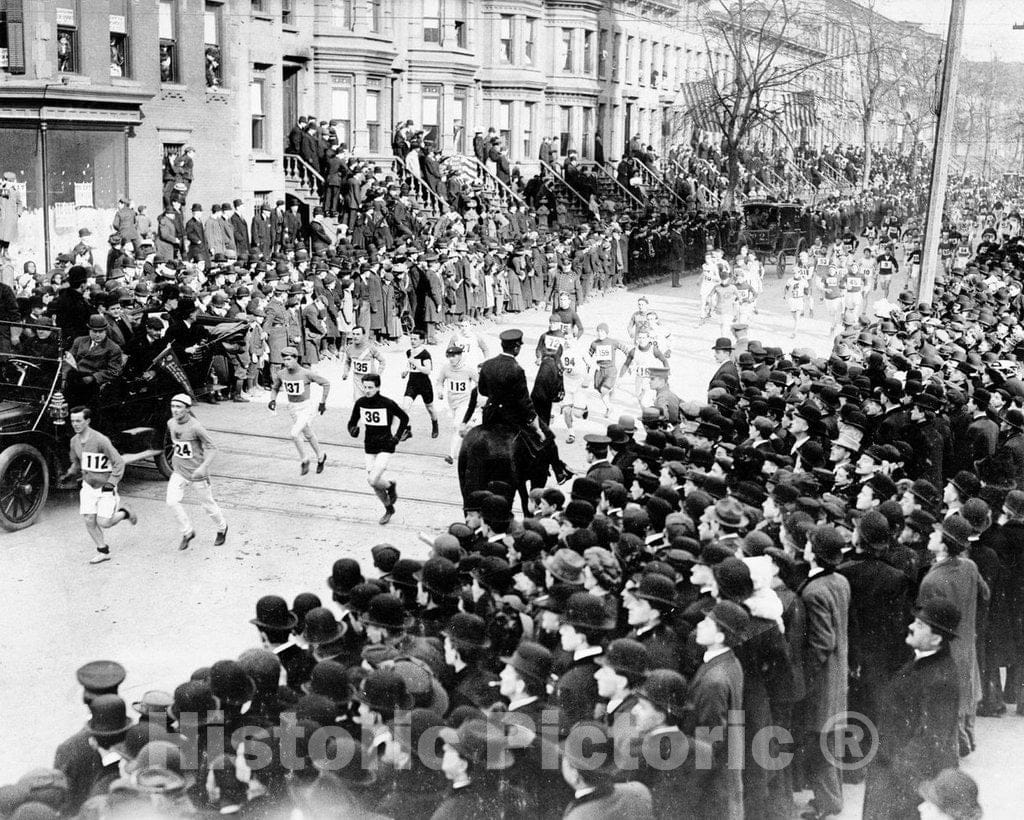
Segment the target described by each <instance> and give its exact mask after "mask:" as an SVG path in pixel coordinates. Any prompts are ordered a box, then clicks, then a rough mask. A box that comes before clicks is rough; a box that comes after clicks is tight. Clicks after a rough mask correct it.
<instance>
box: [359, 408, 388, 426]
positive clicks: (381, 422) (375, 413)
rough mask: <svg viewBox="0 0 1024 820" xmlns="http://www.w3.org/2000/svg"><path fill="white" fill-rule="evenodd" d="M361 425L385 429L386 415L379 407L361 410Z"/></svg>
mask: <svg viewBox="0 0 1024 820" xmlns="http://www.w3.org/2000/svg"><path fill="white" fill-rule="evenodd" d="M363 424H365V425H366V426H367V427H387V426H388V414H387V411H386V410H382V409H381V408H379V407H364V408H363Z"/></svg>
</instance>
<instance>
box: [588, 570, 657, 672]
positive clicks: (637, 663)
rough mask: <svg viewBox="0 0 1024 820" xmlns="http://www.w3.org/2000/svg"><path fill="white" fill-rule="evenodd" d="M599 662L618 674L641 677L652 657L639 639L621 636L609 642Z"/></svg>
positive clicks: (649, 666)
mask: <svg viewBox="0 0 1024 820" xmlns="http://www.w3.org/2000/svg"><path fill="white" fill-rule="evenodd" d="M649 577H651V576H649ZM653 577H658V576H653ZM598 663H600V664H601V665H602V666H607V667H609V668H610V669H612V670H614V671H615V672H616V673H617V674H620V675H629V676H637V677H639V676H641V675H645V674H647V671H648V670H649V669H650V668H651V657H650V655H649V654H648V653H647V647H646V646H644V645H643V644H642V643H640V642H639V641H634V640H631V639H630V638H619V639H618V640H615V641H612V642H611V643H610V644H608V648H607V649H605V651H604V654H603V655H601V656H600V657H599V658H598Z"/></svg>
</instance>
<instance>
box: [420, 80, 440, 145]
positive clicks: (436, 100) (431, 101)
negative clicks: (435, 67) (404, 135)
mask: <svg viewBox="0 0 1024 820" xmlns="http://www.w3.org/2000/svg"><path fill="white" fill-rule="evenodd" d="M421 98H422V100H423V116H422V117H421V120H422V125H423V141H424V142H430V143H432V144H433V145H435V146H437V147H438V148H440V147H441V146H440V144H439V141H438V136H439V135H440V133H441V86H439V85H424V86H423V92H422V94H421Z"/></svg>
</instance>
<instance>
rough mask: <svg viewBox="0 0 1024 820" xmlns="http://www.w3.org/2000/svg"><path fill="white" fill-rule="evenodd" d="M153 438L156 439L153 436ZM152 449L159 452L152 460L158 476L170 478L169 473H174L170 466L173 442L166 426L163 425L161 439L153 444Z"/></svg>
mask: <svg viewBox="0 0 1024 820" xmlns="http://www.w3.org/2000/svg"><path fill="white" fill-rule="evenodd" d="M154 438H156V437H155V436H154ZM153 447H154V449H158V450H159V451H160V453H159V455H157V456H155V457H154V458H153V461H154V462H156V468H157V469H158V470H159V471H160V475H162V476H163V477H164V478H170V477H171V473H173V472H174V468H173V467H172V466H171V463H172V462H171V458H172V456H173V455H174V442H173V441H172V440H171V431H170V430H168V429H167V425H166V424H165V425H164V434H163V437H162V438H161V439H160V440H158V441H155V442H153Z"/></svg>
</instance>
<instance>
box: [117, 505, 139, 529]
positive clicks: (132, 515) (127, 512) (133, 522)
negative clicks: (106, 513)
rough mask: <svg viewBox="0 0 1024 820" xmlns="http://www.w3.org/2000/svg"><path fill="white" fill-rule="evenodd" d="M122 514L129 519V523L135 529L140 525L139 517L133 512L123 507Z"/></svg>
mask: <svg viewBox="0 0 1024 820" xmlns="http://www.w3.org/2000/svg"><path fill="white" fill-rule="evenodd" d="M121 512H123V513H124V516H125V518H127V519H128V521H129V522H130V523H131V525H132V526H133V527H134V526H135V525H136V524H138V523H139V517H138V516H137V515H136V514H135V513H133V512H132V511H131V510H129V509H128V508H127V507H122V508H121Z"/></svg>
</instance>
